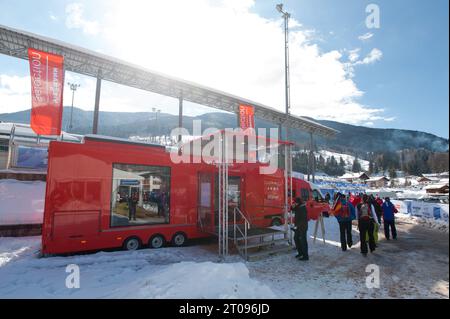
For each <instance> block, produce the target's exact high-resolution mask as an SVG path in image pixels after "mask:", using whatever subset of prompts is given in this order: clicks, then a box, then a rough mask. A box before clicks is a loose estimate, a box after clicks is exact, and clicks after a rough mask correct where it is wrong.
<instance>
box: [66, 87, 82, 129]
mask: <svg viewBox="0 0 450 319" xmlns="http://www.w3.org/2000/svg"><path fill="white" fill-rule="evenodd" d="M67 85H68V86H69V87H70V89H71V90H72V108H71V109H70V122H69V131H72V115H73V100H74V97H75V91H76V90H77V89H78V88H79V87H80V86H81V85H80V84H77V83H70V82H67Z"/></svg>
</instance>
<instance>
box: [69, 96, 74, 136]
mask: <svg viewBox="0 0 450 319" xmlns="http://www.w3.org/2000/svg"><path fill="white" fill-rule="evenodd" d="M74 98H75V89H74V90H72V107H71V108H70V121H69V131H70V132H72V116H73V100H74Z"/></svg>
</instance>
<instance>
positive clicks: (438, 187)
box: [424, 183, 448, 189]
mask: <svg viewBox="0 0 450 319" xmlns="http://www.w3.org/2000/svg"><path fill="white" fill-rule="evenodd" d="M446 186H447V187H448V183H438V184H432V185H428V186H425V187H424V189H440V188H443V187H446Z"/></svg>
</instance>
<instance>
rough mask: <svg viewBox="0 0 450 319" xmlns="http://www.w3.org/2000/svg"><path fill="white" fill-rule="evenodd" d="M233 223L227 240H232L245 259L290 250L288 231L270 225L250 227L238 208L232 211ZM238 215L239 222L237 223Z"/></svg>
mask: <svg viewBox="0 0 450 319" xmlns="http://www.w3.org/2000/svg"><path fill="white" fill-rule="evenodd" d="M233 215H234V220H233V221H234V224H233V230H232V233H231V234H229V236H228V238H229V240H230V239H232V240H233V244H234V247H235V248H236V249H237V251H238V253H239V254H240V255H241V256H242V258H244V259H245V260H247V261H255V260H259V259H263V258H265V257H268V256H273V255H278V254H281V253H286V252H290V251H292V246H291V245H290V242H289V237H288V232H287V231H285V230H279V229H274V228H270V227H267V228H265V227H252V226H251V224H250V221H249V219H248V218H247V217H246V216H245V215H244V214H243V213H242V212H241V210H240V209H239V208H237V207H236V208H235V209H234V211H233ZM238 217H240V219H241V221H242V222H241V223H237V220H238Z"/></svg>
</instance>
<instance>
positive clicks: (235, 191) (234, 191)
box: [214, 174, 243, 226]
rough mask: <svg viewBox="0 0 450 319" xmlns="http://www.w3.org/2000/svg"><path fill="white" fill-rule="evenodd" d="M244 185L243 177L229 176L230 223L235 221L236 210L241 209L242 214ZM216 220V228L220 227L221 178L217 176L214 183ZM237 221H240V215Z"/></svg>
mask: <svg viewBox="0 0 450 319" xmlns="http://www.w3.org/2000/svg"><path fill="white" fill-rule="evenodd" d="M241 192H242V183H241V176H235V175H230V176H228V222H229V223H233V221H234V208H235V207H237V208H239V209H240V210H241V211H242V212H243V209H242V201H241V194H242V193H241ZM214 216H215V218H214V220H215V224H216V226H218V225H219V176H218V175H217V174H216V175H215V182H214ZM236 219H237V220H240V217H239V214H237V216H236Z"/></svg>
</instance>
